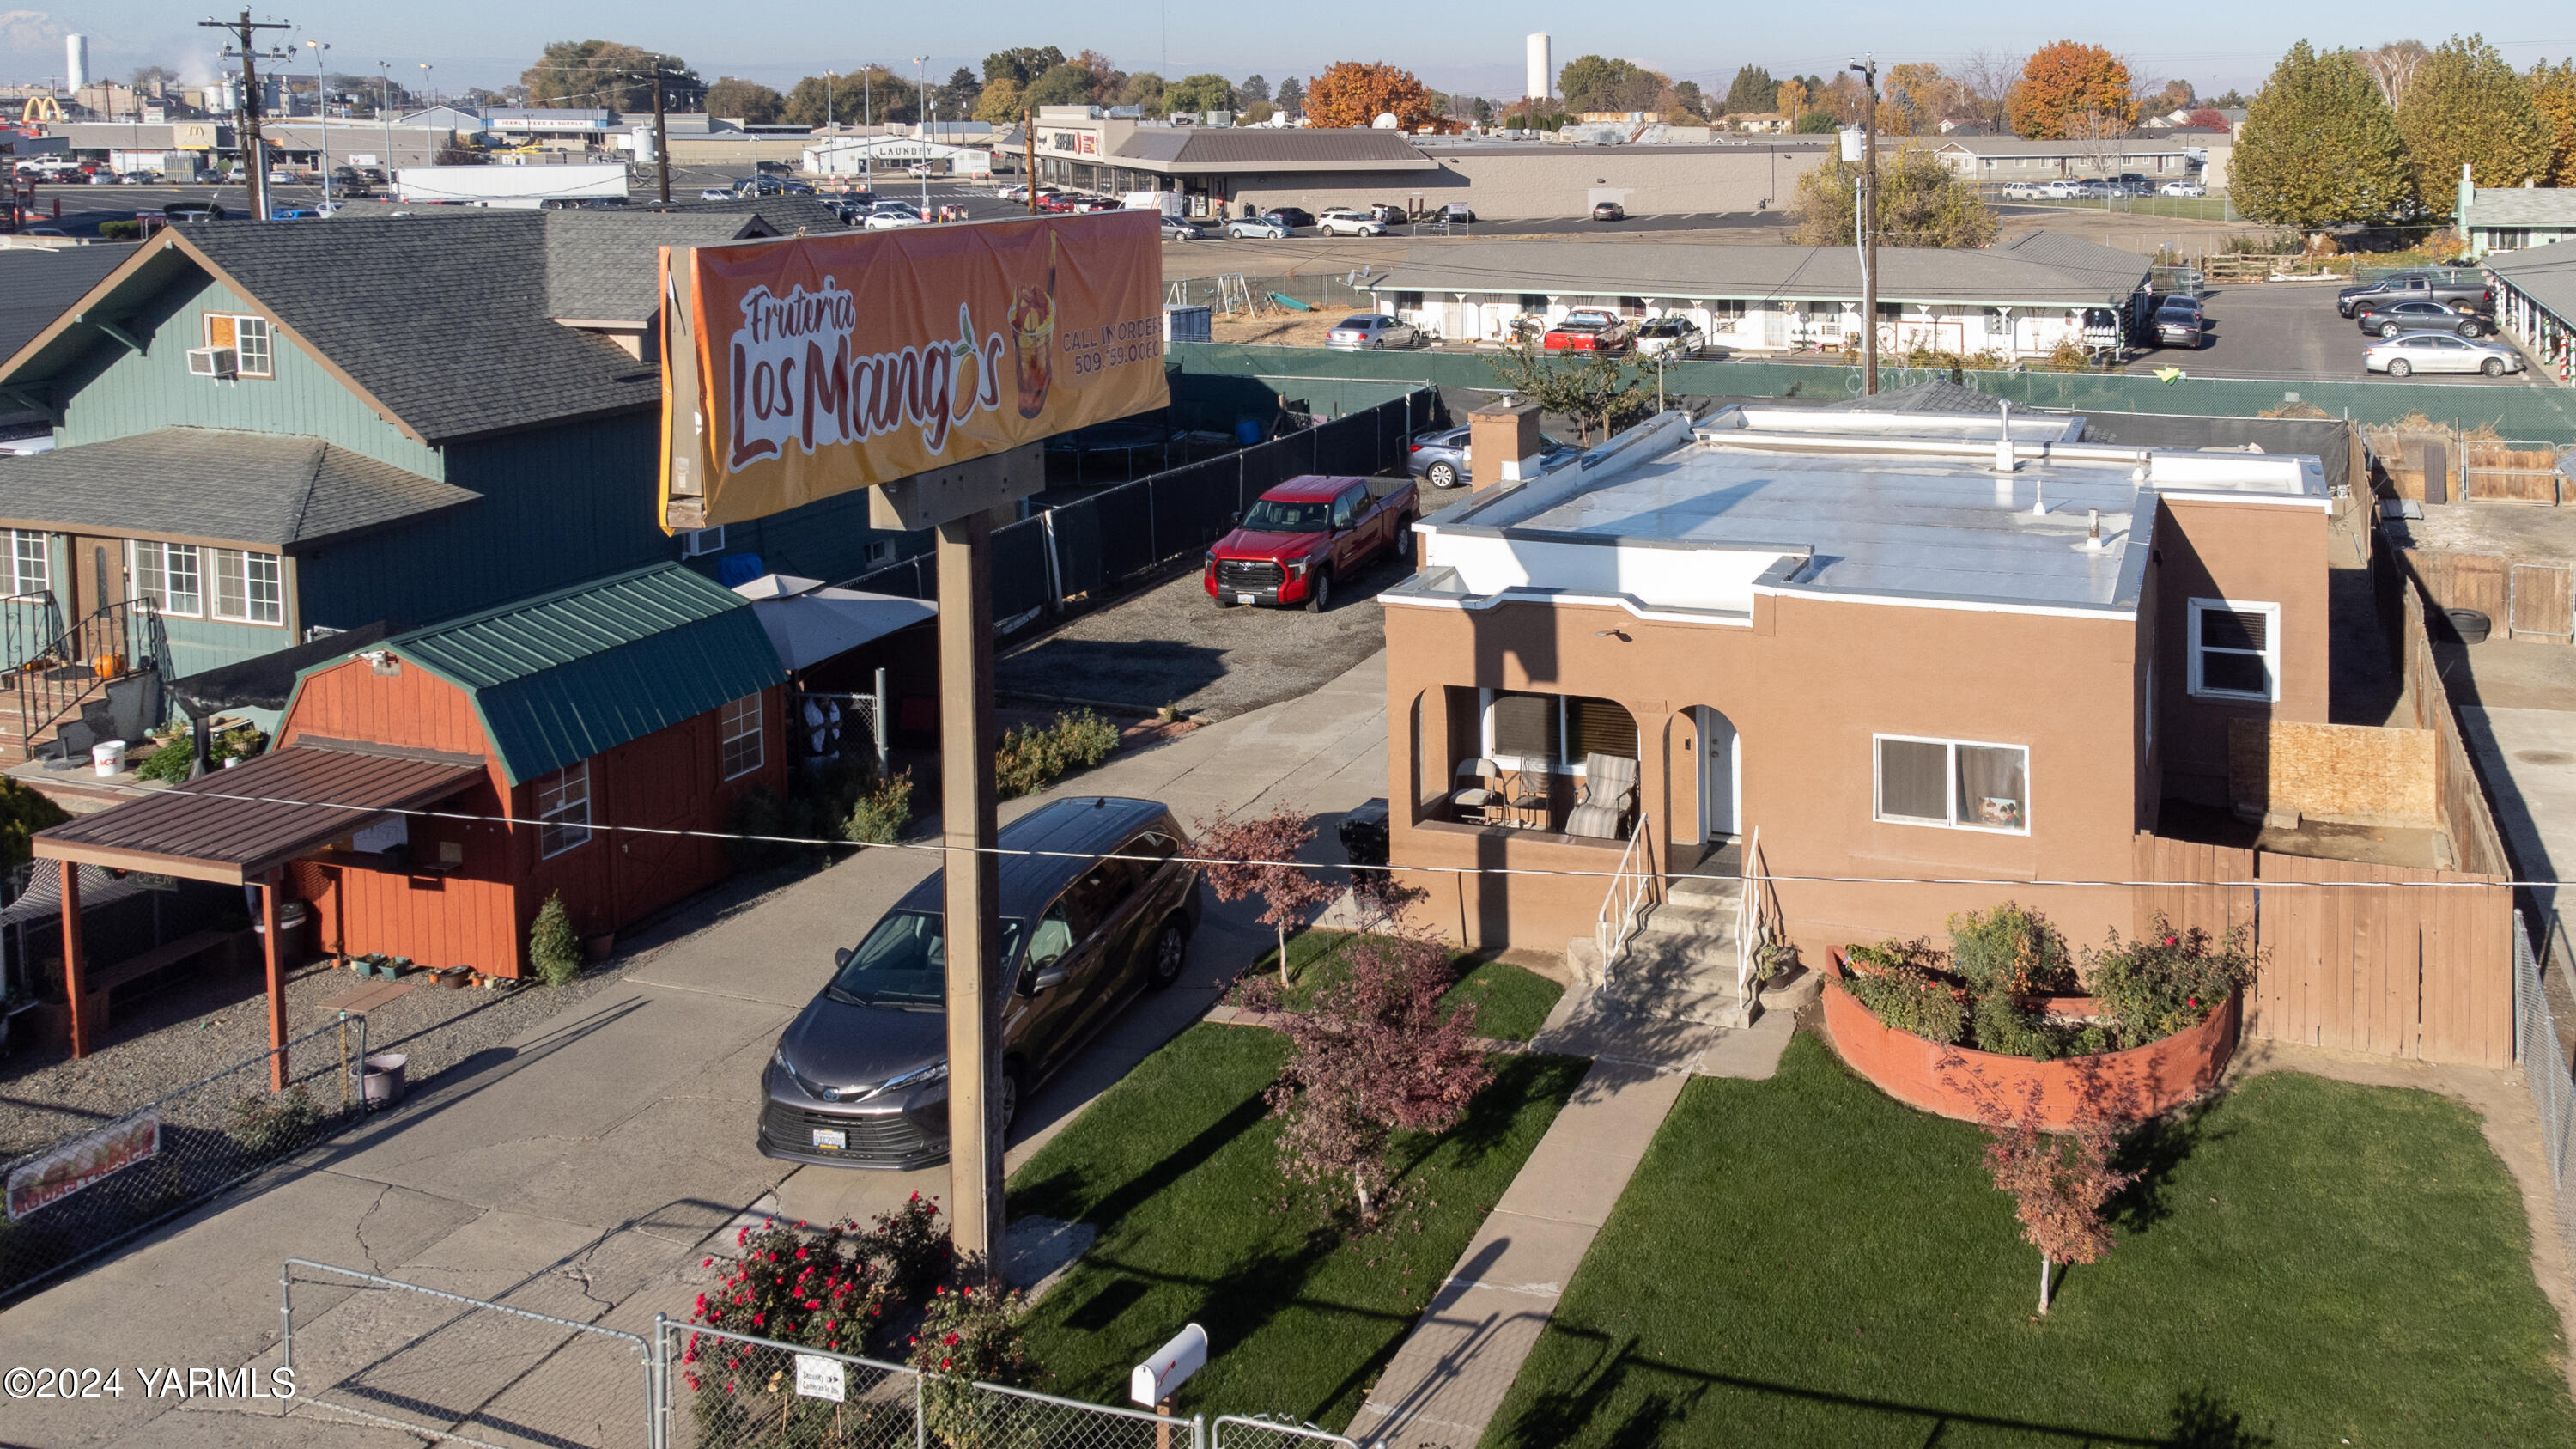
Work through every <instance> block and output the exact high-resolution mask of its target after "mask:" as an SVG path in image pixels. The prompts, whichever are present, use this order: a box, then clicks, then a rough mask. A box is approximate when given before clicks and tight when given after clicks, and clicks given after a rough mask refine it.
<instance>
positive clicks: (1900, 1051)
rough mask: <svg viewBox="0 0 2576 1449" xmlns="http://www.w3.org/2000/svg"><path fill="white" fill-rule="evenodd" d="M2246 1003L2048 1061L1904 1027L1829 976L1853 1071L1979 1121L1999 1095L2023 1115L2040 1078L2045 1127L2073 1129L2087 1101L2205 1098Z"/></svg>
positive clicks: (2151, 1110) (2147, 1107) (1912, 1102)
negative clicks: (2169, 1031)
mask: <svg viewBox="0 0 2576 1449" xmlns="http://www.w3.org/2000/svg"><path fill="white" fill-rule="evenodd" d="M1837 964H1839V963H1837ZM2061 1004H2062V1005H2065V1006H2074V1005H2075V1003H2074V1002H2073V1001H2067V1002H2064V1003H2061ZM2238 1005H2239V1000H2238V998H2236V997H2230V998H2228V1000H2227V1003H2226V1004H2225V1005H2223V1006H2221V1007H2220V1008H2219V1009H2218V1010H2216V1011H2213V1012H2211V1013H2210V1014H2209V1019H2208V1020H2206V1021H2204V1022H2202V1023H2201V1024H2200V1025H2198V1026H2195V1027H2191V1028H2189V1029H2187V1030H2184V1031H2178V1032H2175V1033H2174V1034H2173V1035H2172V1036H2169V1037H2166V1038H2165V1039H2164V1040H2162V1041H2154V1042H2149V1043H2147V1044H2146V1045H2145V1046H2142V1047H2134V1048H2131V1049H2130V1050H2128V1051H2124V1052H2103V1053H2101V1054H2099V1055H2096V1056H2086V1057H2060V1058H2059V1059H2057V1060H2056V1061H2050V1062H2042V1061H2034V1060H2032V1059H2031V1058H2029V1057H2010V1056H2001V1055H1998V1054H1996V1053H1994V1052H1981V1051H1973V1050H1970V1049H1969V1048H1966V1047H1956V1046H1943V1045H1942V1044H1941V1043H1939V1042H1936V1041H1929V1040H1926V1039H1925V1038H1923V1037H1919V1036H1916V1035H1915V1034H1914V1033H1912V1032H1910V1031H1898V1030H1897V1029H1896V1028H1894V1027H1892V1026H1888V1025H1885V1024H1884V1023H1882V1022H1880V1021H1879V1019H1878V1018H1877V1017H1875V1016H1872V1015H1870V1012H1869V1008H1868V1007H1865V1006H1863V1005H1861V1004H1860V1002H1859V1001H1858V1000H1857V999H1855V998H1854V997H1853V996H1852V994H1851V993H1850V992H1848V991H1845V990H1844V989H1843V987H1842V983H1841V982H1839V981H1832V980H1829V981H1827V982H1826V983H1825V1030H1826V1032H1827V1034H1828V1035H1830V1036H1831V1037H1832V1038H1833V1042H1834V1049H1835V1050H1836V1051H1838V1052H1840V1053H1841V1054H1842V1058H1843V1060H1844V1061H1846V1062H1848V1063H1850V1064H1851V1068H1852V1070H1853V1071H1856V1072H1858V1073H1860V1074H1861V1075H1862V1076H1864V1077H1867V1078H1869V1079H1870V1081H1871V1082H1873V1083H1875V1084H1876V1085H1877V1087H1878V1089H1879V1090H1880V1091H1882V1092H1885V1093H1887V1095H1889V1096H1891V1097H1894V1098H1895V1099H1896V1100H1898V1101H1900V1102H1903V1103H1904V1104H1906V1105H1907V1106H1909V1107H1918V1108H1921V1109H1922V1110H1923V1111H1926V1112H1937V1113H1939V1114H1941V1115H1942V1116H1944V1117H1956V1118H1958V1119H1959V1120H1960V1121H1963V1122H1974V1121H1976V1120H1977V1108H1978V1104H1979V1103H1980V1102H1982V1101H1992V1102H1994V1103H1995V1104H1997V1105H1998V1106H2000V1107H2001V1108H2002V1109H2003V1110H2004V1111H2005V1112H2007V1113H2009V1114H2011V1115H2014V1116H2018V1115H2020V1113H2021V1110H2022V1108H2023V1106H2024V1105H2025V1104H2026V1103H2029V1102H2030V1101H2031V1097H2030V1096H2029V1093H2030V1089H2031V1087H2032V1086H2033V1085H2036V1086H2037V1087H2038V1088H2039V1095H2038V1100H2037V1105H2038V1108H2039V1118H2040V1124H2041V1125H2042V1126H2043V1127H2046V1128H2049V1129H2051V1130H2055V1129H2060V1128H2066V1127H2071V1126H2073V1125H2074V1124H2075V1119H2076V1116H2077V1114H2078V1112H2079V1111H2080V1110H2081V1109H2082V1108H2083V1106H2084V1104H2085V1102H2086V1101H2087V1100H2088V1099H2093V1100H2097V1101H2099V1102H2100V1103H2101V1104H2102V1106H2103V1107H2104V1108H2108V1109H2112V1110H2116V1111H2117V1112H2118V1113H2119V1114H2120V1115H2123V1116H2153V1115H2155V1114H2156V1113H2159V1112H2163V1111H2166V1110H2168V1109H2171V1108H2174V1107H2179V1106H2181V1105H2182V1104H2184V1103H2186V1102H2189V1101H2192V1100H2193V1099H2195V1098H2198V1097H2200V1096H2203V1095H2205V1094H2206V1093H2207V1092H2208V1091H2209V1089H2210V1088H2212V1087H2214V1086H2216V1085H2217V1084H2218V1075H2219V1073H2220V1072H2222V1071H2224V1070H2225V1069H2226V1067H2227V1060H2228V1058H2229V1057H2231V1056H2233V1055H2235V1052H2236V1035H2237V1009H2238Z"/></svg>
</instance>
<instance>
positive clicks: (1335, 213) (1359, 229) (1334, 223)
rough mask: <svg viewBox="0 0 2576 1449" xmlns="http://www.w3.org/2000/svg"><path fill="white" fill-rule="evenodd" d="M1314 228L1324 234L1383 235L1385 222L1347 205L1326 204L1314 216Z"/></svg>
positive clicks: (1384, 233)
mask: <svg viewBox="0 0 2576 1449" xmlns="http://www.w3.org/2000/svg"><path fill="white" fill-rule="evenodd" d="M1315 229H1316V230H1317V231H1320V232H1322V233H1323V234H1324V235H1326V236H1384V235H1386V223H1385V222H1382V221H1380V220H1378V219H1377V218H1376V217H1373V216H1371V215H1369V214H1368V213H1367V212H1365V211H1360V210H1358V209H1356V208H1353V207H1348V206H1328V207H1325V208H1324V209H1323V210H1322V211H1321V212H1318V213H1317V214H1316V216H1315Z"/></svg>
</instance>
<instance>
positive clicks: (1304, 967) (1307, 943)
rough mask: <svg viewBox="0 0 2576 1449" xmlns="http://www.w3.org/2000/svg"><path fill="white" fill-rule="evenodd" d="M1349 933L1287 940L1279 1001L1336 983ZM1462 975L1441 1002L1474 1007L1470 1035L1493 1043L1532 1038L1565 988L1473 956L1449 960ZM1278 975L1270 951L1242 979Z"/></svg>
mask: <svg viewBox="0 0 2576 1449" xmlns="http://www.w3.org/2000/svg"><path fill="white" fill-rule="evenodd" d="M1352 935H1353V933H1352V932H1349V931H1333V930H1313V931H1305V932H1301V933H1299V934H1297V935H1294V936H1291V937H1289V938H1288V977H1289V981H1290V983H1291V984H1290V986H1289V988H1288V991H1287V993H1286V995H1285V996H1284V997H1282V1000H1283V1002H1284V1003H1285V1004H1286V1005H1288V1006H1289V1007H1291V1008H1296V1007H1302V1006H1305V1005H1306V1004H1307V1003H1309V1002H1311V1001H1313V1000H1314V999H1315V994H1316V993H1317V992H1319V991H1321V990H1323V989H1324V987H1325V986H1327V985H1329V984H1331V983H1333V982H1335V981H1339V980H1341V979H1342V976H1343V973H1344V971H1345V970H1346V969H1347V968H1346V960H1347V958H1345V957H1344V956H1343V954H1342V947H1343V946H1344V945H1345V944H1346V943H1347V942H1349V941H1350V940H1351V939H1352ZM1453 959H1455V960H1456V962H1457V964H1458V968H1459V970H1460V971H1461V972H1462V973H1464V974H1462V975H1461V976H1460V977H1459V978H1458V984H1457V985H1455V986H1452V987H1450V988H1449V994H1448V995H1447V996H1446V997H1444V998H1442V999H1443V1000H1445V1001H1447V1002H1449V1003H1450V1004H1451V1008H1452V1009H1453V1010H1454V1009H1455V1008H1456V1004H1457V1003H1459V1002H1462V1001H1472V1002H1474V1003H1476V1034H1477V1035H1478V1036H1481V1037H1489V1038H1491V1039H1493V1040H1495V1041H1528V1040H1529V1039H1530V1038H1531V1037H1534V1036H1536V1035H1538V1029H1539V1027H1541V1026H1542V1025H1544V1024H1545V1023H1546V1021H1547V1014H1548V1012H1550V1011H1552V1010H1554V1009H1555V1007H1556V999H1557V998H1558V997H1560V996H1563V995H1564V994H1565V988H1564V987H1562V986H1559V985H1557V984H1556V983H1555V982H1553V981H1550V980H1548V979H1547V978H1546V977H1544V976H1541V975H1539V974H1538V973H1537V972H1535V971H1530V970H1525V969H1524V968H1522V967H1519V966H1514V965H1511V964H1510V963H1508V962H1504V961H1479V960H1477V959H1476V958H1475V957H1473V956H1469V955H1463V954H1462V955H1459V956H1457V957H1455V958H1453ZM1278 974H1279V952H1278V951H1277V949H1276V948H1274V949H1271V950H1268V951H1264V952H1262V953H1261V959H1260V960H1258V961H1255V962H1254V963H1253V964H1252V968H1251V970H1249V971H1247V972H1246V973H1245V975H1246V976H1247V977H1253V976H1262V977H1271V978H1276V977H1277V975H1278Z"/></svg>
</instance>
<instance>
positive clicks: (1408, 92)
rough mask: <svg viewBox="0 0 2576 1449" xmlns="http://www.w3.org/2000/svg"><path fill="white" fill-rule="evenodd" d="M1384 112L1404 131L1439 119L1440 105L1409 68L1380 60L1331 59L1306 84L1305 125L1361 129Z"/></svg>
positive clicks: (1435, 122) (1434, 123)
mask: <svg viewBox="0 0 2576 1449" xmlns="http://www.w3.org/2000/svg"><path fill="white" fill-rule="evenodd" d="M1390 112H1392V113H1393V114H1394V116H1395V119H1396V123H1397V124H1398V125H1401V126H1402V127H1403V128H1404V129H1406V130H1408V131H1416V130H1420V129H1421V128H1423V127H1424V126H1430V125H1436V124H1438V122H1439V120H1440V107H1439V106H1438V105H1437V104H1435V103H1434V102H1433V101H1432V99H1431V92H1429V91H1427V90H1425V89H1423V87H1422V82H1421V81H1420V80H1418V79H1416V78H1415V77H1414V74H1413V72H1411V71H1409V70H1403V69H1399V68H1398V67H1395V66H1391V65H1387V64H1385V63H1384V62H1381V61H1361V60H1337V61H1335V62H1333V63H1332V64H1331V65H1328V66H1326V67H1324V73H1323V74H1322V75H1319V76H1317V77H1315V83H1314V84H1313V85H1311V86H1308V87H1307V88H1306V123H1307V124H1308V125H1312V126H1363V127H1364V126H1367V125H1369V124H1371V123H1372V122H1374V121H1376V120H1377V118H1378V117H1379V116H1381V115H1385V114H1388V113H1390Z"/></svg>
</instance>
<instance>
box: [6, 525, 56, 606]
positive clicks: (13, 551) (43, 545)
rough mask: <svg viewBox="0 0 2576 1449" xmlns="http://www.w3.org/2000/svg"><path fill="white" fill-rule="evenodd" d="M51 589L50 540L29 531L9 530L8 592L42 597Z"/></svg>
mask: <svg viewBox="0 0 2576 1449" xmlns="http://www.w3.org/2000/svg"><path fill="white" fill-rule="evenodd" d="M53 587H54V545H53V539H52V538H51V537H49V536H48V535H46V534H43V533H40V532H38V531H36V530H34V529H31V528H13V529H11V530H9V592H11V593H13V594H42V593H46V592H49V591H51V590H52V588H53Z"/></svg>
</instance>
